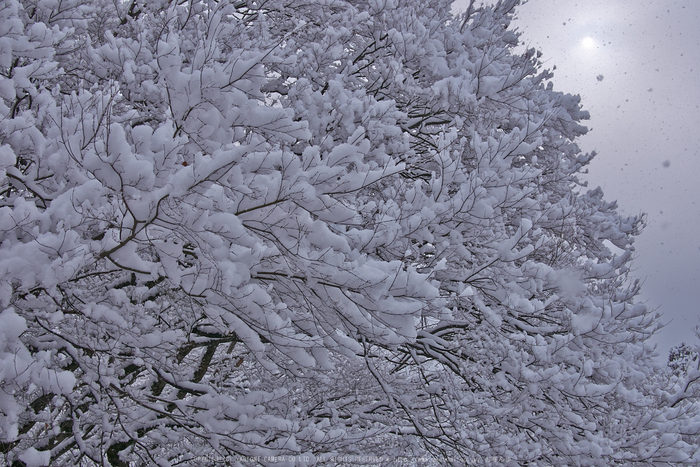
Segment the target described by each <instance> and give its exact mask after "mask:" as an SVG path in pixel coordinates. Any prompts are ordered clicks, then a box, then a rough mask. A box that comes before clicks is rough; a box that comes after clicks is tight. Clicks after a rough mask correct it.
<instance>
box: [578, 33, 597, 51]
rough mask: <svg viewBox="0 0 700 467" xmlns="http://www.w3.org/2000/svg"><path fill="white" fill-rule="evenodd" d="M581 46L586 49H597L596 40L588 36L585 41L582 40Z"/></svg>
mask: <svg viewBox="0 0 700 467" xmlns="http://www.w3.org/2000/svg"><path fill="white" fill-rule="evenodd" d="M581 45H582V46H583V48H585V49H592V48H593V47H595V39H593V38H592V37H591V36H586V37H584V38H583V39H581Z"/></svg>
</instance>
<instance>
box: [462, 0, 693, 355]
mask: <svg viewBox="0 0 700 467" xmlns="http://www.w3.org/2000/svg"><path fill="white" fill-rule="evenodd" d="M467 4H468V0H458V1H457V2H456V8H458V9H459V8H460V6H461V9H464V7H465V6H466V5H467ZM517 17H518V18H517V20H516V21H515V22H514V24H513V25H512V26H513V27H517V28H518V29H519V30H521V31H522V32H523V35H522V36H521V40H522V41H524V42H525V43H526V44H527V45H528V46H530V47H536V48H537V49H539V50H541V51H542V52H543V57H542V59H543V60H545V66H546V67H547V68H551V67H552V66H554V65H556V67H557V70H556V71H555V74H554V79H553V82H554V87H555V89H557V90H560V91H565V92H570V93H572V94H581V96H582V98H583V105H584V107H585V109H586V110H589V111H590V113H591V120H589V121H588V123H587V125H588V127H589V128H592V131H590V132H589V133H588V135H586V136H585V137H583V138H582V139H581V140H580V142H579V145H580V146H581V148H582V149H583V150H584V151H586V152H588V151H591V150H596V151H597V152H598V153H599V155H598V157H597V159H595V160H594V161H593V163H592V164H591V165H590V167H589V172H590V173H589V175H588V176H587V180H588V182H589V188H595V187H596V186H601V187H602V188H603V191H604V192H605V197H606V199H608V200H611V201H612V200H617V201H618V204H619V210H620V211H621V212H622V213H624V214H637V213H640V212H645V213H647V215H648V222H647V228H646V230H645V231H644V233H643V234H642V235H641V236H640V237H639V238H638V239H637V242H636V253H637V259H636V260H635V272H634V275H635V276H636V277H638V278H640V279H642V280H643V281H644V285H643V288H642V297H641V298H642V299H643V300H645V301H646V303H647V304H648V305H649V306H650V307H651V308H658V310H659V311H660V312H662V313H663V316H664V321H666V322H669V324H668V325H667V326H666V327H665V328H664V329H663V330H662V331H661V333H660V334H659V335H658V336H657V337H656V338H655V340H654V341H655V342H657V343H658V344H659V352H660V353H661V356H660V357H661V358H664V359H665V358H666V356H667V354H668V349H669V348H670V347H672V346H673V345H675V344H677V343H680V342H682V341H685V342H687V343H695V342H696V341H697V339H696V337H695V334H694V328H695V327H696V326H697V325H698V324H700V322H699V321H698V316H699V314H700V200H699V199H698V198H699V195H700V1H698V0H677V1H674V0H652V1H643V0H635V1H632V0H585V1H583V0H581V1H573V0H530V1H529V2H527V3H526V4H525V5H522V6H520V8H519V9H518V14H517Z"/></svg>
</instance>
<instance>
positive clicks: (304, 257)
mask: <svg viewBox="0 0 700 467" xmlns="http://www.w3.org/2000/svg"><path fill="white" fill-rule="evenodd" d="M517 3H518V2H517V0H504V1H500V2H499V3H497V4H496V5H494V6H483V7H479V8H477V7H476V6H475V5H474V4H472V5H471V6H470V8H469V9H468V11H467V12H465V13H463V14H460V15H456V16H454V15H453V14H452V13H451V9H450V8H451V2H450V1H447V0H357V1H344V0H318V1H313V2H309V1H306V0H285V1H280V2H276V1H275V2H273V1H257V0H241V1H223V0H221V1H219V0H155V1H148V2H137V1H108V0H60V1H58V0H54V1H43V0H42V1H32V0H26V1H21V0H1V1H0V242H1V243H0V302H1V303H0V306H1V308H0V312H1V314H0V389H2V390H1V391H0V451H2V456H4V461H5V462H6V463H7V464H8V465H10V464H12V465H48V464H49V463H50V464H51V465H66V466H73V465H86V466H88V465H113V466H128V465H161V466H166V465H221V464H222V463H225V462H229V463H232V464H233V463H235V462H234V460H233V459H239V460H240V459H248V460H249V461H250V462H259V463H261V464H266V462H267V463H269V464H270V465H283V463H280V462H278V461H279V460H280V459H283V458H281V457H276V456H288V457H287V458H286V459H288V460H287V463H288V464H289V465H294V464H298V465H315V464H320V463H328V464H332V463H333V461H332V459H333V456H336V455H352V454H357V455H365V456H366V455H374V456H376V458H377V459H383V462H385V463H386V464H387V465H391V464H392V462H393V461H394V459H395V458H396V457H397V456H415V458H416V459H417V458H421V459H424V458H431V459H435V462H436V463H438V462H439V463H442V464H443V465H444V464H445V463H447V464H454V465H465V464H469V463H478V462H482V463H483V462H486V463H488V462H492V461H493V460H494V459H499V463H503V464H506V465H539V464H543V465H544V464H547V465H616V464H617V465H632V464H649V465H651V464H653V463H657V462H673V463H683V462H685V463H688V464H697V463H698V462H700V454H698V442H697V434H698V431H699V430H700V418H698V413H697V404H696V399H697V396H696V392H695V391H696V385H695V382H696V380H698V378H699V375H700V371H698V369H697V368H695V369H693V367H692V365H685V366H686V367H687V370H686V371H684V372H676V373H675V374H671V373H672V372H669V371H664V370H663V369H662V368H660V367H659V365H657V364H656V363H655V357H654V353H653V349H652V348H651V346H650V344H648V343H647V340H648V338H649V337H650V336H651V334H652V333H653V332H654V331H655V330H656V329H657V328H658V316H656V315H655V314H654V313H653V312H651V311H649V310H647V308H646V307H645V306H644V305H643V304H640V303H638V302H637V301H636V300H635V296H636V295H637V294H638V291H639V284H638V283H637V282H635V281H631V280H628V278H627V273H628V271H629V267H630V260H631V256H632V253H633V251H634V248H633V241H634V237H635V235H637V234H638V233H639V232H640V230H641V228H642V225H643V222H644V219H643V217H641V216H637V217H629V218H628V217H623V216H620V215H619V214H618V212H617V210H616V209H617V208H616V205H615V203H610V202H607V201H606V200H605V199H604V198H603V194H602V192H601V190H600V189H595V190H587V189H586V188H585V186H584V185H583V184H582V183H581V182H580V181H579V179H578V174H580V173H581V171H582V170H584V167H585V166H586V165H587V164H588V163H589V161H590V160H591V158H592V157H594V155H595V154H584V153H582V152H581V151H580V150H579V148H578V146H577V145H576V142H575V140H576V138H578V137H579V136H581V135H583V134H585V132H586V128H585V127H584V126H582V124H581V121H582V120H585V119H586V118H587V117H588V114H587V113H586V112H585V111H583V110H582V109H581V106H580V99H579V97H578V96H574V95H569V94H564V93H561V92H557V91H555V90H554V89H553V86H552V83H551V81H550V79H551V78H552V73H551V72H550V71H548V70H543V69H542V67H541V63H540V61H539V54H538V53H537V52H536V51H534V50H527V51H524V52H516V51H515V47H516V46H517V45H518V41H519V34H518V33H517V31H513V30H512V29H510V27H509V22H510V20H511V19H512V15H513V14H514V8H515V7H516V5H517ZM693 362H695V360H693ZM695 366H697V365H695ZM235 456H239V457H235ZM240 456H242V457H240ZM409 458H410V457H409ZM265 459H268V460H269V459H275V461H274V462H273V461H269V462H268V461H266V460H265ZM241 462H245V461H244V460H242V461H241ZM416 462H417V461H416ZM13 463H14V464H13ZM339 464H341V463H340V462H339Z"/></svg>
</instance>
